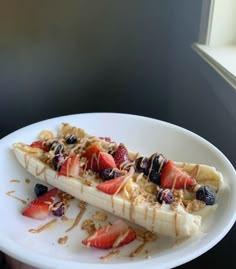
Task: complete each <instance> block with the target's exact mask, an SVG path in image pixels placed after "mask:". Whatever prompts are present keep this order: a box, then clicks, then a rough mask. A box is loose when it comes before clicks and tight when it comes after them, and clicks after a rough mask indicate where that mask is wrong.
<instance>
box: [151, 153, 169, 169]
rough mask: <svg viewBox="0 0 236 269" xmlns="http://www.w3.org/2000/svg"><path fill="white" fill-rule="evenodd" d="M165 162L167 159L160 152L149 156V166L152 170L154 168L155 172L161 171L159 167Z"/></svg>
mask: <svg viewBox="0 0 236 269" xmlns="http://www.w3.org/2000/svg"><path fill="white" fill-rule="evenodd" d="M166 162H167V159H166V158H165V157H164V156H163V155H162V154H158V153H154V154H153V155H152V156H151V157H150V167H151V168H152V169H153V170H156V171H157V172H160V171H161V169H162V168H163V167H164V165H165V164H166Z"/></svg>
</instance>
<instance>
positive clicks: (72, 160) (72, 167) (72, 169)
mask: <svg viewBox="0 0 236 269" xmlns="http://www.w3.org/2000/svg"><path fill="white" fill-rule="evenodd" d="M79 171H80V166H79V157H78V155H72V156H70V157H69V158H67V159H66V160H65V161H64V163H63V164H62V166H61V169H60V172H59V175H63V176H67V177H77V176H78V175H79Z"/></svg>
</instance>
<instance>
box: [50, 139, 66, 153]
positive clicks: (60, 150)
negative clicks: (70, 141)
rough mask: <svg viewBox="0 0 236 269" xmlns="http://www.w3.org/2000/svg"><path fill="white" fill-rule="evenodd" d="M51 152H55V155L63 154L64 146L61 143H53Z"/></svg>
mask: <svg viewBox="0 0 236 269" xmlns="http://www.w3.org/2000/svg"><path fill="white" fill-rule="evenodd" d="M50 150H53V151H54V153H55V155H57V154H61V153H63V151H64V145H63V144H62V143H60V142H59V141H56V140H55V141H53V142H52V144H51V147H50Z"/></svg>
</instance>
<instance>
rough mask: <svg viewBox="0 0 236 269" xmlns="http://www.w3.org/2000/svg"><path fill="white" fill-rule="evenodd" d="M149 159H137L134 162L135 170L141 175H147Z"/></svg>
mask: <svg viewBox="0 0 236 269" xmlns="http://www.w3.org/2000/svg"><path fill="white" fill-rule="evenodd" d="M149 166H150V164H149V159H148V158H147V157H139V158H137V159H136V160H135V170H136V172H138V173H143V174H144V175H146V176H147V175H148V174H149Z"/></svg>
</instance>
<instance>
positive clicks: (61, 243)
mask: <svg viewBox="0 0 236 269" xmlns="http://www.w3.org/2000/svg"><path fill="white" fill-rule="evenodd" d="M68 238H69V237H68V236H67V235H66V236H64V237H60V238H59V239H58V240H57V242H58V244H60V245H64V244H66V242H67V240H68Z"/></svg>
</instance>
